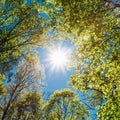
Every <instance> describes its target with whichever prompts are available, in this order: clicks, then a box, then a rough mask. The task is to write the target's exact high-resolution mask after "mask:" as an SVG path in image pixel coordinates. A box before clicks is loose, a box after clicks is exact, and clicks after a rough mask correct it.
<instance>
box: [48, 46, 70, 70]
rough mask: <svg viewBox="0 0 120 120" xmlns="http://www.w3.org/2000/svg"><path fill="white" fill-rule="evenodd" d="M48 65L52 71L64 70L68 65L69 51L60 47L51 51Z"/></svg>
mask: <svg viewBox="0 0 120 120" xmlns="http://www.w3.org/2000/svg"><path fill="white" fill-rule="evenodd" d="M49 63H50V65H51V67H52V69H53V70H54V69H62V70H64V69H65V68H66V67H67V65H68V64H69V63H70V50H68V49H66V48H62V47H58V48H54V49H51V50H50V51H49Z"/></svg>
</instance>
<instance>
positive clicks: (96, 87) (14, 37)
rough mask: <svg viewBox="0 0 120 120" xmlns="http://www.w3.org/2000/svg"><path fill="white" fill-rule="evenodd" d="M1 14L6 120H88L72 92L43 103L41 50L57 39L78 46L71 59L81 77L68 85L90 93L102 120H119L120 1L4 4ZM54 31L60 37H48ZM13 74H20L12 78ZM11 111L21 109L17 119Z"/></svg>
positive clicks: (0, 90)
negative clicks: (39, 47)
mask: <svg viewBox="0 0 120 120" xmlns="http://www.w3.org/2000/svg"><path fill="white" fill-rule="evenodd" d="M0 11H1V12H0V100H1V105H0V111H2V112H1V113H2V114H1V113H0V118H1V119H2V120H4V119H7V118H9V119H14V118H17V119H31V120H32V119H33V118H36V120H38V119H43V120H44V119H45V120H47V119H50V120H52V119H55V120H78V119H87V117H88V116H89V114H88V110H86V108H85V107H84V105H83V103H82V102H81V101H80V99H79V98H78V96H77V95H76V94H75V93H74V92H73V91H71V90H62V91H56V92H54V93H53V95H52V96H51V97H50V98H49V100H48V101H44V102H43V101H42V95H41V94H39V93H38V91H39V90H38V89H37V87H38V83H37V82H38V81H39V80H41V79H42V78H43V76H44V74H43V73H44V70H43V68H42V66H41V65H40V61H39V58H38V54H37V50H36V47H38V46H44V45H45V44H44V43H47V41H48V37H51V36H52V39H54V40H55V39H56V37H58V35H59V36H60V35H61V37H62V39H64V40H65V39H68V38H69V39H71V40H72V42H73V43H74V44H75V46H76V51H75V53H74V55H73V58H72V59H73V60H74V61H75V62H74V61H73V63H74V69H75V70H76V73H75V74H74V75H71V77H70V81H69V85H70V86H71V87H73V88H75V89H76V90H77V91H80V92H83V93H84V94H86V96H87V97H86V101H87V103H88V104H89V106H90V107H93V108H95V109H97V110H98V112H97V118H98V119H100V120H101V119H102V120H119V119H120V115H119V111H120V94H119V93H120V72H119V71H120V54H119V53H120V13H119V12H120V2H119V0H96V1H95V0H90V1H89V0H42V1H40V2H38V1H37V0H36V1H35V0H30V1H29V0H17V1H11V0H0ZM50 30H53V31H54V32H55V35H54V34H50V36H48V35H47V33H49V31H50ZM41 59H42V58H41ZM38 65H39V68H38V67H37V66H38ZM13 69H16V70H15V71H16V72H14V73H12V72H11V70H13ZM4 80H5V81H7V82H5V81H4ZM4 86H5V87H4ZM40 86H42V84H40ZM34 88H36V89H34ZM27 90H28V91H29V92H28V93H26V91H27ZM22 93H24V94H23V96H22ZM32 96H34V98H32ZM41 106H42V107H41ZM11 109H13V110H15V109H16V110H17V111H16V112H15V114H14V115H13V116H11V115H10V113H11V112H12V111H11ZM26 109H27V110H28V109H29V110H28V111H27V112H25V110H26ZM41 109H42V110H41ZM19 111H21V112H19ZM29 112H30V113H32V114H31V115H30V113H29Z"/></svg>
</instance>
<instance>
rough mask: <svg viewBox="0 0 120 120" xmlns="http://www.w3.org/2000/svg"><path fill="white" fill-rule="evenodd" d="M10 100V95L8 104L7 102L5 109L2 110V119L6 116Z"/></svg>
mask: <svg viewBox="0 0 120 120" xmlns="http://www.w3.org/2000/svg"><path fill="white" fill-rule="evenodd" d="M11 100H12V97H11V99H10V100H9V102H8V104H7V106H6V108H5V110H4V112H3V115H2V120H4V119H5V116H6V114H7V112H8V109H9V107H10V103H11Z"/></svg>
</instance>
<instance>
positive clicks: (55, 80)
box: [38, 40, 75, 92]
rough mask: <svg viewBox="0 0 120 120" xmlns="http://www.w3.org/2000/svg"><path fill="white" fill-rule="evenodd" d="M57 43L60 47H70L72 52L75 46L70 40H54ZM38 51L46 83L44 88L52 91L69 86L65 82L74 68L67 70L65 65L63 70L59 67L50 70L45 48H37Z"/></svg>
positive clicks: (73, 71) (47, 53)
mask: <svg viewBox="0 0 120 120" xmlns="http://www.w3.org/2000/svg"><path fill="white" fill-rule="evenodd" d="M58 45H61V48H63V47H65V48H67V49H69V48H72V51H73V52H74V49H75V46H74V44H73V43H72V42H71V41H70V40H68V41H65V42H60V41H56V47H57V46H58ZM38 52H39V56H40V61H41V64H43V66H44V69H45V78H44V82H45V83H46V84H47V86H46V87H45V88H44V90H45V91H47V92H54V91H55V90H60V89H63V88H70V87H69V86H68V85H67V82H68V81H69V79H70V75H72V74H74V73H75V70H74V69H73V68H71V69H69V70H68V69H67V67H66V68H65V70H64V71H62V70H61V69H58V70H57V69H54V70H51V67H52V66H51V65H50V64H49V61H47V60H46V59H47V58H48V55H49V52H48V50H46V49H45V48H38Z"/></svg>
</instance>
